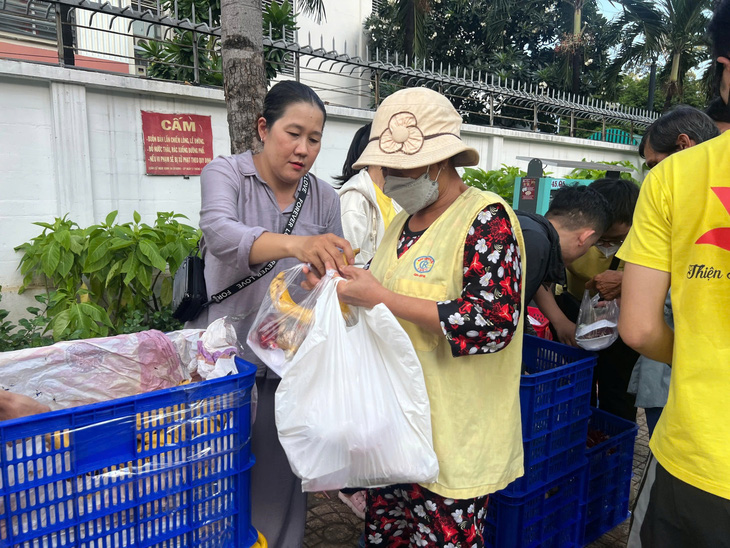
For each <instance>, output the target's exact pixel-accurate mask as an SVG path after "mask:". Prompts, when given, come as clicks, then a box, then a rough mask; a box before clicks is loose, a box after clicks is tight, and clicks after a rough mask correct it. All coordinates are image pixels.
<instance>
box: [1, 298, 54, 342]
mask: <svg viewBox="0 0 730 548" xmlns="http://www.w3.org/2000/svg"><path fill="white" fill-rule="evenodd" d="M0 290H2V286H0ZM35 299H36V301H38V302H39V303H41V304H43V305H44V306H45V305H46V302H47V299H48V298H47V296H46V295H36V297H35ZM0 300H2V294H0ZM26 310H27V311H28V314H29V316H30V318H21V319H20V320H19V321H18V325H15V324H14V323H12V322H11V321H10V320H8V319H7V317H8V316H9V314H10V313H9V312H8V311H7V310H2V309H0V352H7V351H10V350H20V349H21V348H36V347H38V346H46V345H48V344H51V343H52V342H53V339H51V338H50V337H44V336H43V333H44V332H45V330H46V327H47V325H48V322H49V320H48V318H47V317H46V315H45V312H44V311H42V310H41V309H40V308H37V307H34V306H29V307H28V308H26Z"/></svg>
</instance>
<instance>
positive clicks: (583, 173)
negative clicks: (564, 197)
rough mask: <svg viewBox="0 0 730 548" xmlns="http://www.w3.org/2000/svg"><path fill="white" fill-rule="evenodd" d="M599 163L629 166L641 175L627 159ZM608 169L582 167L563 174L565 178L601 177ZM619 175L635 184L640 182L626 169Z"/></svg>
mask: <svg viewBox="0 0 730 548" xmlns="http://www.w3.org/2000/svg"><path fill="white" fill-rule="evenodd" d="M583 161H584V162H585V161H586V159H585V158H583ZM598 163H599V164H606V165H607V166H623V167H628V168H631V169H632V170H633V171H634V172H636V174H638V175H639V177H641V170H640V169H639V168H638V167H636V166H635V165H634V164H632V163H631V162H629V161H628V160H620V161H614V162H598ZM607 171H608V168H607V169H605V170H601V169H583V168H575V169H574V170H573V171H571V172H570V173H569V174H568V175H566V176H565V178H566V179H593V180H595V179H602V178H604V177H605V176H606V172H607ZM620 177H621V178H622V179H627V180H629V181H633V182H634V183H636V184H637V185H638V184H640V182H639V181H638V180H636V179H635V178H634V177H632V175H631V173H630V172H628V171H622V172H621V174H620Z"/></svg>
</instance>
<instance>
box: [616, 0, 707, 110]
mask: <svg viewBox="0 0 730 548" xmlns="http://www.w3.org/2000/svg"><path fill="white" fill-rule="evenodd" d="M616 2H618V3H620V4H621V5H622V6H623V8H624V11H623V14H622V16H621V17H620V18H619V20H618V21H617V23H616V24H617V25H619V26H620V27H621V28H623V29H624V40H623V44H622V47H621V50H620V52H619V55H618V56H617V58H616V60H615V62H614V64H613V66H612V70H613V72H614V74H616V75H617V74H618V72H619V71H620V70H621V68H622V67H623V66H624V65H625V64H627V63H645V62H647V61H649V62H651V63H652V76H653V77H654V78H655V77H656V61H657V60H658V59H659V58H662V57H663V58H665V59H667V63H671V68H669V67H667V69H668V70H669V78H668V82H667V99H666V102H665V104H664V110H666V109H667V108H669V106H671V104H672V99H673V98H674V97H675V96H677V95H678V94H679V93H680V92H681V85H680V84H681V82H682V81H683V80H684V76H685V74H686V72H687V71H688V70H689V68H690V66H691V64H690V63H688V62H687V61H689V60H690V59H693V60H695V59H696V57H697V49H698V48H700V47H701V46H704V45H705V42H704V34H705V31H706V29H707V22H708V17H707V13H708V10H710V9H711V8H712V0H657V1H655V2H651V1H649V0H616ZM652 80H653V79H652ZM649 87H650V97H649V100H650V102H649V104H648V108H653V97H652V95H653V93H651V90H652V88H654V82H653V81H650V86H649Z"/></svg>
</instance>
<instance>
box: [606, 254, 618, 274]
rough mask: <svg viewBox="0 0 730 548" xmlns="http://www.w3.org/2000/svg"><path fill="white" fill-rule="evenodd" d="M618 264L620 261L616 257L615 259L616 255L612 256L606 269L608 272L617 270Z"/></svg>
mask: <svg viewBox="0 0 730 548" xmlns="http://www.w3.org/2000/svg"><path fill="white" fill-rule="evenodd" d="M620 262H621V259H619V258H618V257H616V255H614V256H613V259H612V260H611V264H610V265H609V267H608V269H609V270H618V265H619V263H620Z"/></svg>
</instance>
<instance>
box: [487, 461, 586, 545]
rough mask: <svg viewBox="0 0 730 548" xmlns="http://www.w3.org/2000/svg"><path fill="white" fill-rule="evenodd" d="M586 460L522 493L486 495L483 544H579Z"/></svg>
mask: <svg viewBox="0 0 730 548" xmlns="http://www.w3.org/2000/svg"><path fill="white" fill-rule="evenodd" d="M585 471H586V464H585V459H584V460H583V466H581V467H580V468H578V469H576V470H575V471H573V472H570V473H568V474H566V475H564V476H562V477H561V478H558V479H557V480H555V481H552V482H550V483H549V484H547V485H546V486H544V487H542V488H540V489H535V490H534V491H531V492H530V493H528V494H527V495H525V496H522V497H508V496H504V495H501V494H499V493H495V494H494V495H490V498H489V505H488V506H487V516H486V520H485V527H484V540H485V545H486V546H493V547H496V548H537V547H541V548H573V547H578V546H581V544H580V542H581V536H582V532H583V531H582V526H583V519H582V515H581V509H582V507H583V503H584V499H583V497H584V495H585V477H586V473H585Z"/></svg>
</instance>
